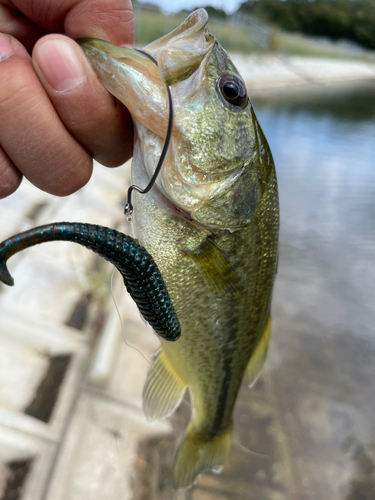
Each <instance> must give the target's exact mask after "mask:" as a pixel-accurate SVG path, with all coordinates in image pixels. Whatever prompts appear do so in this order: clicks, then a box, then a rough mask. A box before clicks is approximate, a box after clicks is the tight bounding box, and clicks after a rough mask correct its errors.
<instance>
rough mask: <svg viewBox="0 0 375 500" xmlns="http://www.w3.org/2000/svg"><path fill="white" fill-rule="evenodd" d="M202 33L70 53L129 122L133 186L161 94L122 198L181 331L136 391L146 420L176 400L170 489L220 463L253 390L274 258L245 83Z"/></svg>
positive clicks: (271, 188)
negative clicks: (183, 412) (129, 197)
mask: <svg viewBox="0 0 375 500" xmlns="http://www.w3.org/2000/svg"><path fill="white" fill-rule="evenodd" d="M207 23H208V15H207V13H206V11H205V10H204V9H198V10H196V11H194V12H193V13H191V14H190V15H189V16H188V17H187V19H186V20H185V21H184V22H183V23H182V24H181V25H180V26H179V27H177V28H176V29H175V30H174V31H172V32H171V33H169V34H168V35H166V36H164V37H162V38H160V39H159V40H156V41H155V42H152V43H151V44H149V45H147V46H146V47H144V49H143V51H144V52H143V53H142V52H139V51H137V50H135V49H130V48H127V47H117V46H114V45H112V44H110V43H109V42H106V41H103V40H97V39H89V38H86V39H83V40H80V41H79V44H80V46H81V48H82V49H83V51H84V53H85V54H86V57H87V58H88V60H89V61H90V63H91V64H92V66H93V68H94V70H95V71H96V73H97V75H98V77H99V79H100V80H101V81H102V83H103V84H104V85H105V87H106V88H107V89H108V90H109V92H111V93H112V94H113V95H114V96H115V98H116V99H117V100H119V101H121V102H122V103H123V104H124V105H125V106H126V107H127V108H128V109H129V111H130V113H131V116H132V118H133V122H134V129H135V141H134V156H133V161H132V182H133V183H134V184H136V185H138V186H146V185H147V184H148V182H149V180H150V178H151V177H152V174H153V171H154V169H155V165H156V163H157V160H158V158H159V156H160V154H161V151H162V148H163V144H164V141H165V139H166V130H167V122H168V100H167V94H166V87H165V86H166V85H169V87H170V89H171V93H172V96H173V103H174V122H173V129H172V134H171V138H170V143H169V148H168V152H167V154H166V157H165V160H164V164H163V167H162V169H161V171H160V174H159V176H158V178H157V179H156V182H155V185H154V187H153V188H152V189H151V190H150V191H149V192H148V193H147V194H143V195H141V194H139V193H138V192H135V193H134V213H133V220H132V223H133V225H134V231H135V235H136V237H137V239H138V240H139V243H140V244H141V245H142V246H143V247H144V248H145V249H146V250H147V251H148V252H149V253H150V254H151V255H152V256H153V258H154V260H155V262H156V263H157V265H158V268H159V269H160V272H161V274H162V276H163V278H164V280H165V283H166V286H167V289H168V292H169V294H170V298H171V300H172V303H173V305H174V308H175V311H176V313H177V317H178V319H179V322H180V326H181V336H180V338H179V339H178V340H177V341H176V342H166V341H164V340H163V339H162V338H161V339H160V342H161V343H160V348H159V350H158V352H157V354H156V358H155V361H154V363H153V365H152V366H151V368H150V369H149V371H148V374H147V379H146V382H145V386H144V389H143V408H144V412H145V414H146V417H147V418H148V419H149V420H158V419H161V418H165V417H168V416H169V415H171V414H172V413H173V412H174V411H175V410H176V408H177V407H178V406H179V405H180V403H181V401H182V399H183V398H184V395H185V392H186V390H189V392H190V397H191V402H192V414H191V418H190V422H189V424H188V427H187V429H186V433H185V435H184V437H183V438H182V441H181V443H180V445H179V447H178V449H177V453H176V458H175V464H174V470H173V477H174V482H175V485H176V487H177V488H183V487H188V486H190V485H191V484H193V483H194V482H195V481H196V479H197V478H198V476H199V474H200V473H201V472H202V471H203V470H205V469H212V470H217V469H218V468H220V467H222V466H223V464H224V463H225V459H226V457H227V454H228V450H229V447H230V443H231V436H232V431H233V409H234V405H235V402H236V398H237V395H238V392H239V389H240V386H241V383H242V380H243V378H246V379H247V382H248V384H249V385H251V384H253V383H254V381H255V380H256V378H257V376H258V375H259V372H260V370H261V368H262V365H263V363H264V360H265V357H266V354H267V349H268V345H269V340H270V335H271V319H270V318H271V314H270V308H271V296H272V289H273V284H274V280H275V275H276V269H277V259H278V233H279V200H278V189H277V180H276V172H275V166H274V161H273V157H272V153H271V151H270V148H269V145H268V143H267V140H266V138H265V136H264V133H263V131H262V129H261V127H260V125H259V123H258V120H257V118H256V115H255V112H254V108H253V106H252V104H251V101H250V99H249V96H248V93H247V89H246V85H245V82H244V81H243V79H242V77H241V76H240V74H239V72H238V71H237V69H236V67H235V66H234V64H233V62H232V61H231V59H230V57H229V55H228V54H227V52H226V51H225V50H224V49H223V47H222V46H221V45H220V44H219V42H218V41H217V40H216V38H215V37H214V36H213V35H212V34H211V33H210V32H209V30H208V27H207ZM147 54H149V55H151V56H152V57H153V58H154V59H155V60H156V61H157V66H156V65H155V64H154V63H153V62H152V60H151V59H150V58H149V57H148V56H147Z"/></svg>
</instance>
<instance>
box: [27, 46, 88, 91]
mask: <svg viewBox="0 0 375 500" xmlns="http://www.w3.org/2000/svg"><path fill="white" fill-rule="evenodd" d="M36 58H37V61H38V64H39V67H40V69H41V70H42V72H43V75H44V77H45V78H46V80H47V82H48V83H49V84H50V85H51V87H52V88H53V89H55V90H57V91H58V92H66V91H68V90H72V89H74V88H76V87H78V85H79V84H81V83H82V82H83V81H84V79H85V72H84V69H83V66H82V63H81V61H80V59H79V57H78V55H77V53H76V51H75V50H74V49H73V47H72V46H71V45H70V43H69V42H66V41H65V40H60V39H57V38H56V39H52V40H46V41H45V42H44V43H42V44H41V45H39V47H38V48H37V53H36Z"/></svg>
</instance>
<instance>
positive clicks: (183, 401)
mask: <svg viewBox="0 0 375 500" xmlns="http://www.w3.org/2000/svg"><path fill="white" fill-rule="evenodd" d="M115 271H116V268H115V267H114V268H113V270H112V273H111V280H110V283H111V286H110V291H111V297H112V300H113V303H114V305H115V308H116V312H117V316H118V318H119V320H120V325H121V336H122V338H123V340H124V342H125V344H126V345H127V346H128V347H130V348H131V349H134V350H135V351H137V352H139V354H140V355H141V356H142V358H143V359H144V360H145V361H146V362H147V363H148V364H149V365H150V368H151V369H152V370H153V371H154V372H155V374H156V376H157V377H159V378H161V376H160V374H159V372H158V371H157V370H155V368H154V365H153V364H152V363H151V361H150V360H149V359H147V357H146V356H145V355H144V354H143V352H142V351H141V350H140V349H138V347H136V346H135V345H132V344H129V342H128V341H127V340H126V335H125V328H124V322H123V321H122V317H121V313H120V310H119V307H118V305H117V302H116V298H115V295H114V292H113V277H114V275H115ZM181 403H185V404H186V405H187V406H189V408H190V409H191V410H192V409H193V406H192V405H191V404H190V403H189V402H188V401H186V399H185V395H184V398H183V399H182V400H181Z"/></svg>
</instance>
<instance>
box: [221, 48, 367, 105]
mask: <svg viewBox="0 0 375 500" xmlns="http://www.w3.org/2000/svg"><path fill="white" fill-rule="evenodd" d="M229 55H230V57H231V59H232V61H233V63H234V64H235V66H236V67H237V69H238V70H239V72H240V74H241V76H242V77H243V79H244V81H245V83H246V85H247V87H248V90H249V93H250V94H251V96H254V95H267V94H268V93H270V92H272V93H274V92H280V91H281V92H285V91H293V92H294V91H306V90H310V89H317V90H319V89H322V90H324V89H326V88H327V87H328V86H330V84H349V85H353V83H358V82H364V81H367V82H374V83H375V63H369V62H366V61H352V60H350V61H343V60H337V59H326V58H315V57H314V58H313V57H301V56H288V55H282V54H267V55H260V54H250V55H248V54H246V55H244V54H240V53H236V52H233V53H230V54H229Z"/></svg>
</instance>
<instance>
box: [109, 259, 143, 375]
mask: <svg viewBox="0 0 375 500" xmlns="http://www.w3.org/2000/svg"><path fill="white" fill-rule="evenodd" d="M115 271H116V268H115V267H114V268H113V270H112V274H111V287H110V288H111V296H112V300H113V303H114V305H115V308H116V312H117V316H118V318H119V320H120V325H121V336H122V338H123V340H124V342H125V344H126V345H127V346H128V347H130V348H131V349H134V350H135V351H138V352H139V354H140V355H141V356H142V358H143V359H144V360H146V362H147V363H148V364H149V365H150V366H152V363H151V362H150V361H149V360H148V359H147V358H146V356H145V355H144V354H143V352H142V351H141V350H140V349H138V347H136V346H135V345H132V344H129V342H128V341H127V340H126V336H125V328H124V322H123V321H122V317H121V314H120V310H119V308H118V305H117V302H116V299H115V296H114V293H113V277H114V275H115Z"/></svg>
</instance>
